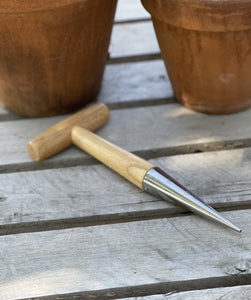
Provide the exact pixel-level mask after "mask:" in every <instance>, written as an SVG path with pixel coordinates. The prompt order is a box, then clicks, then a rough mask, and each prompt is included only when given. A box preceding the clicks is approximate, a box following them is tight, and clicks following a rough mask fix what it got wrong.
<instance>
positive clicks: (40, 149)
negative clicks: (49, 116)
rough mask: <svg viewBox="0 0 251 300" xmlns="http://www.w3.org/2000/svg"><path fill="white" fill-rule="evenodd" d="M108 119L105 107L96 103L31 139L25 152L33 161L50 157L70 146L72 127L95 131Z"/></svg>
mask: <svg viewBox="0 0 251 300" xmlns="http://www.w3.org/2000/svg"><path fill="white" fill-rule="evenodd" d="M109 117H110V113H109V110H108V108H107V106H106V105H104V104H102V103H97V104H94V105H91V106H88V107H87V108H85V109H83V110H81V111H79V112H77V113H75V114H73V115H72V116H70V117H69V118H67V119H65V120H63V121H61V122H60V123H58V124H56V125H54V126H53V127H51V128H49V129H48V130H46V131H45V132H42V133H41V134H40V135H38V136H37V137H35V138H34V139H32V140H31V141H30V142H29V143H28V144H27V151H28V153H29V155H30V157H31V158H32V159H33V160H35V161H41V160H43V159H45V158H48V157H51V156H53V155H55V154H56V153H58V152H61V151H63V150H64V149H66V148H68V147H70V146H71V145H72V139H71V131H72V128H73V127H74V126H76V125H79V126H82V127H84V128H87V129H88V130H90V131H95V130H97V129H99V128H100V127H102V126H103V125H104V124H105V123H107V122H108V120H109Z"/></svg>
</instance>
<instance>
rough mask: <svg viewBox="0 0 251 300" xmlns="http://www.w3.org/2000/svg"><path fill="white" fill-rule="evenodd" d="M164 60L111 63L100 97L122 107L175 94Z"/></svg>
mask: <svg viewBox="0 0 251 300" xmlns="http://www.w3.org/2000/svg"><path fill="white" fill-rule="evenodd" d="M173 96H174V94H173V91H172V87H171V83H170V81H169V78H168V75H167V72H166V69H165V66H164V62H163V60H153V61H145V62H136V63H127V64H114V65H107V66H106V70H105V75H104V81H103V85H102V89H101V92H100V94H99V97H98V98H99V101H101V102H104V103H106V104H113V106H115V105H116V107H118V108H119V107H121V106H122V104H127V106H130V105H131V106H133V105H134V104H135V103H136V102H137V103H138V104H139V105H140V104H143V103H148V104H154V102H155V101H156V99H159V98H163V99H164V98H171V97H173Z"/></svg>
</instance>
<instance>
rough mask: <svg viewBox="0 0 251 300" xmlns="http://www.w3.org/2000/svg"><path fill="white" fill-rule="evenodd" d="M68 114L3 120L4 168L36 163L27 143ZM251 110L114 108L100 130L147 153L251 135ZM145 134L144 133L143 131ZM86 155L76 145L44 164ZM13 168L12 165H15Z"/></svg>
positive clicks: (0, 158) (0, 154)
mask: <svg viewBox="0 0 251 300" xmlns="http://www.w3.org/2000/svg"><path fill="white" fill-rule="evenodd" d="M63 118H65V117H64V116H60V117H55V118H42V119H26V120H18V121H12V122H1V123H0V140H1V141H2V146H1V148H0V170H2V172H4V171H8V168H9V167H10V166H11V165H13V164H14V165H15V168H17V169H19V167H18V165H17V164H24V163H29V164H30V167H35V168H36V167H38V168H40V167H41V166H43V163H40V164H35V163H33V162H31V159H30V158H29V157H28V154H27V153H26V143H27V142H28V141H29V140H30V139H32V138H33V137H35V136H36V135H38V134H39V133H41V132H43V131H44V130H45V129H47V128H49V127H51V126H52V125H53V124H55V123H57V122H59V121H60V120H62V119H63ZM250 118H251V110H246V111H243V112H241V113H239V114H232V115H222V116H217V115H205V114H200V113H196V112H193V111H191V110H189V109H186V108H184V107H182V106H180V105H179V104H168V105H160V106H150V107H143V108H134V109H122V110H114V111H111V120H110V122H109V123H108V124H107V125H106V126H105V127H103V128H102V129H100V130H99V134H100V135H101V136H103V137H104V138H106V139H108V140H110V141H111V142H113V143H115V144H117V145H119V146H121V147H122V148H125V149H127V150H129V151H143V150H151V149H154V150H156V149H159V148H167V147H175V146H180V145H186V144H199V143H208V142H215V141H224V140H234V139H236V137H238V139H249V138H250V130H249V126H247V124H249V121H250ZM143 129H144V130H146V134H144V135H142V130H143ZM66 159H67V160H68V162H69V161H70V160H74V159H75V160H76V159H82V160H84V159H88V156H87V155H85V154H84V153H83V152H81V151H80V150H78V149H76V148H74V147H72V148H71V149H68V150H66V151H64V152H63V153H61V154H59V155H57V156H56V157H55V158H52V159H50V160H47V161H46V166H47V167H48V166H49V165H51V166H52V165H53V163H55V162H60V163H61V164H62V165H63V162H64V161H65V160H66ZM12 170H13V169H12Z"/></svg>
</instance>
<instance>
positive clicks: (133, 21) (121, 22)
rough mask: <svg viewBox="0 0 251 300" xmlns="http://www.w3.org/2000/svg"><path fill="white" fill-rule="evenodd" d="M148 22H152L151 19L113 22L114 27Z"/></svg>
mask: <svg viewBox="0 0 251 300" xmlns="http://www.w3.org/2000/svg"><path fill="white" fill-rule="evenodd" d="M150 21H152V19H151V17H145V18H139V19H124V20H115V22H114V25H120V24H131V23H141V22H150Z"/></svg>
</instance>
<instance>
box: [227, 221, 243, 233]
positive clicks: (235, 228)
mask: <svg viewBox="0 0 251 300" xmlns="http://www.w3.org/2000/svg"><path fill="white" fill-rule="evenodd" d="M229 227H230V228H231V229H233V230H235V231H237V232H239V233H241V232H242V229H241V228H239V227H238V226H235V225H234V224H232V223H231V225H230V226H229Z"/></svg>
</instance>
